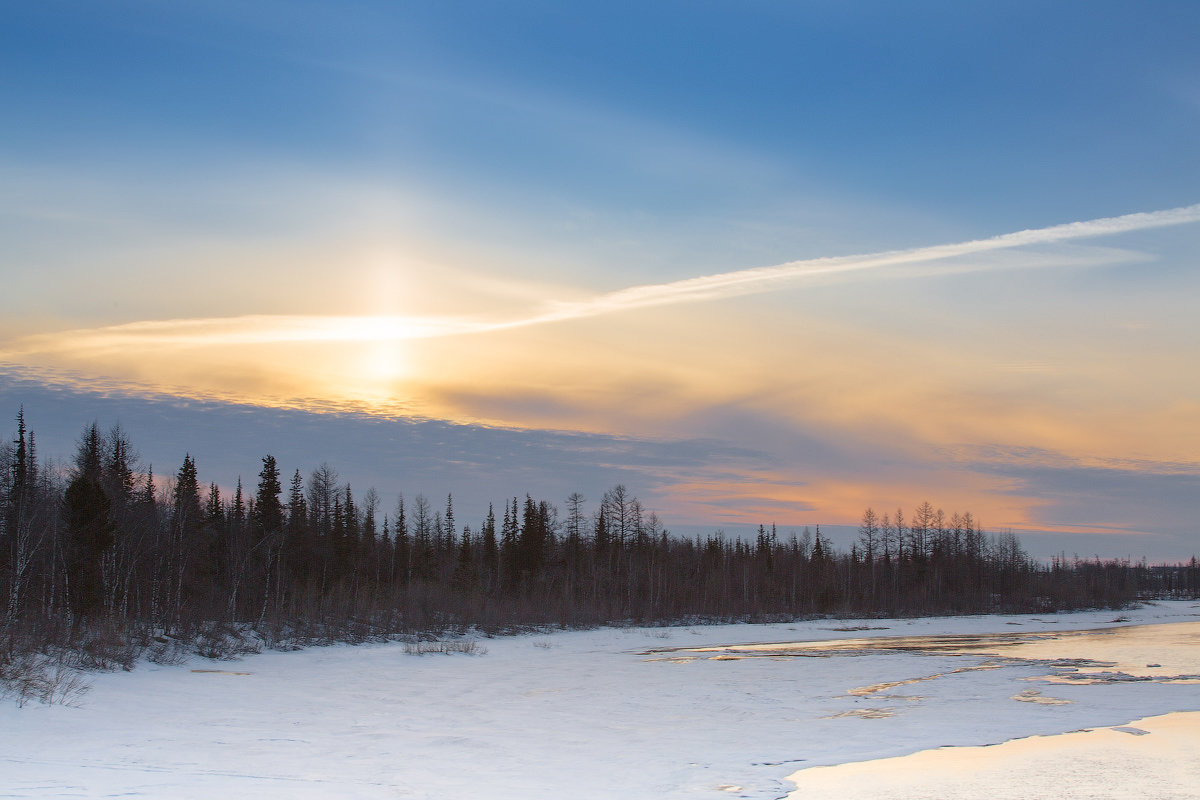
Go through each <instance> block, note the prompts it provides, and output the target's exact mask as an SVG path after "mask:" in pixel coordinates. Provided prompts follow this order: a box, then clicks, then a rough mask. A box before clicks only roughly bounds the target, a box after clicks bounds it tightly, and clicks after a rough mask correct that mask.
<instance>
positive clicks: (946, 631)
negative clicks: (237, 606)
mask: <svg viewBox="0 0 1200 800" xmlns="http://www.w3.org/2000/svg"><path fill="white" fill-rule="evenodd" d="M1118 619H1119V620H1121V621H1117V620H1118ZM1197 621H1200V604H1197V603H1193V602H1171V603H1157V604H1154V605H1148V606H1146V607H1145V608H1142V609H1139V610H1134V611H1125V612H1121V613H1120V614H1117V613H1114V612H1111V611H1108V612H1086V613H1080V614H1058V615H1049V616H1040V617H1031V616H1014V617H1003V616H975V617H949V618H945V617H943V618H927V619H911V620H910V619H905V620H871V621H865V622H863V621H858V622H856V621H852V620H815V621H807V622H798V623H790V624H778V625H724V626H697V627H679V628H650V629H644V628H625V629H602V630H594V631H565V632H555V633H546V634H532V635H522V636H513V637H503V638H495V639H484V640H481V642H480V645H481V649H486V652H485V653H481V654H478V655H462V654H458V655H442V654H434V655H424V656H415V655H408V654H406V653H405V650H404V647H403V645H401V644H387V645H371V646H360V647H348V646H339V647H328V648H315V649H311V650H306V651H301V652H295V653H264V654H261V655H257V656H252V657H248V658H245V659H243V660H241V661H236V662H211V661H205V660H203V659H195V660H193V661H191V662H189V663H186V664H183V665H180V666H157V665H153V664H142V665H139V667H138V668H137V669H136V670H134V671H133V672H132V673H114V674H102V675H96V676H94V677H93V678H92V684H93V685H92V689H91V691H90V692H89V693H88V694H86V695H85V696H83V698H82V699H81V700H80V701H79V704H78V705H77V706H75V707H64V706H45V705H38V704H28V705H25V706H24V707H22V708H18V707H17V706H16V705H15V704H13V703H11V702H10V703H8V704H6V705H4V706H2V707H0V797H111V796H118V795H119V796H122V797H139V796H141V797H155V798H212V797H227V798H234V797H252V798H256V800H266V799H267V798H288V799H289V800H293V799H298V798H317V797H321V798H324V797H338V798H376V797H378V798H385V797H386V798H395V797H418V798H424V797H428V798H468V797H470V798H476V797H486V798H497V799H500V800H502V799H504V798H559V797H570V798H614V797H620V798H690V797H721V796H737V797H750V798H779V797H783V796H785V795H787V794H788V792H789V791H791V790H792V789H794V788H795V787H794V784H793V783H792V782H791V781H789V780H788V776H790V775H792V774H793V773H796V772H797V771H798V770H804V769H805V768H808V767H817V766H823V765H833V764H844V763H847V762H859V761H866V760H871V759H880V758H888V757H895V756H903V755H906V754H911V753H916V752H918V751H922V750H927V749H931V748H937V747H941V746H944V745H957V746H968V745H982V744H994V743H998V742H1003V741H1006V740H1010V739H1014V738H1018V737H1028V736H1031V735H1049V734H1059V733H1064V732H1069V731H1076V730H1080V729H1084V728H1106V727H1114V726H1127V725H1129V724H1130V723H1131V722H1133V721H1135V720H1140V719H1142V718H1144V717H1150V716H1154V715H1160V714H1166V713H1168V712H1173V711H1200V686H1198V685H1196V684H1195V683H1181V682H1172V681H1170V680H1169V678H1170V677H1171V674H1168V673H1172V674H1176V675H1178V674H1186V673H1200V633H1188V634H1186V635H1168V636H1163V635H1162V634H1161V631H1162V630H1163V629H1157V630H1158V631H1159V633H1158V634H1156V635H1157V636H1158V637H1159V638H1157V639H1155V640H1154V641H1155V642H1157V643H1156V644H1152V645H1150V647H1151V650H1150V652H1151V653H1153V654H1154V656H1155V658H1154V660H1153V661H1148V660H1147V661H1146V663H1159V664H1162V665H1163V666H1162V667H1159V668H1151V669H1150V670H1149V671H1146V670H1145V664H1139V663H1135V662H1138V661H1141V660H1146V659H1147V658H1148V657H1147V656H1146V655H1145V653H1144V652H1143V651H1142V650H1139V649H1138V648H1139V647H1141V645H1137V643H1136V642H1135V641H1134V640H1133V639H1131V638H1130V633H1131V632H1123V633H1121V634H1120V635H1115V636H1114V637H1112V639H1111V640H1110V641H1117V640H1119V641H1120V642H1123V645H1122V647H1123V648H1124V649H1123V650H1122V651H1121V653H1122V654H1123V655H1122V657H1126V656H1127V658H1124V660H1122V657H1113V658H1110V659H1107V660H1110V661H1113V662H1118V664H1119V665H1118V666H1116V667H1109V668H1106V670H1107V672H1109V673H1112V672H1116V671H1122V672H1126V671H1127V670H1126V669H1125V668H1129V669H1130V670H1132V668H1133V667H1138V668H1141V669H1143V671H1146V672H1147V674H1146V675H1145V676H1144V677H1145V678H1146V679H1144V680H1116V681H1113V680H1109V679H1108V678H1111V677H1112V675H1108V676H1101V677H1102V678H1104V679H1103V680H1100V681H1098V682H1097V681H1093V682H1062V681H1061V680H1059V681H1057V682H1051V681H1047V680H1043V679H1042V678H1044V677H1045V676H1049V675H1053V674H1059V673H1062V672H1064V671H1069V670H1070V668H1069V667H1065V666H1059V667H1052V666H1050V665H1049V663H1048V662H1047V660H1044V659H1051V660H1052V659H1062V658H1064V657H1076V658H1079V657H1083V658H1092V659H1095V658H1098V657H1100V656H1102V655H1103V654H1104V653H1105V652H1106V650H1105V649H1104V647H1103V642H1104V641H1105V637H1099V638H1098V637H1077V636H1067V637H1062V638H1061V639H1057V640H1050V643H1047V641H1046V640H1041V641H1036V642H1034V643H1031V644H1013V642H1012V641H1011V640H1012V636H1011V635H1012V634H1014V633H1039V632H1048V633H1052V634H1056V633H1061V632H1063V631H1070V630H1081V629H1091V628H1115V627H1122V626H1129V625H1134V624H1160V623H1188V622H1190V623H1193V624H1192V625H1184V626H1174V625H1173V626H1172V627H1171V629H1170V630H1172V631H1191V630H1194V629H1195V628H1196V627H1197V626H1196V623H1197ZM985 633H994V634H1005V635H1006V637H1007V639H1006V640H1005V641H999V642H997V643H996V646H995V647H991V646H989V644H988V642H986V641H985V642H971V641H965V642H962V641H950V642H945V641H941V642H937V643H935V644H936V646H937V647H942V648H944V649H936V650H930V649H917V650H911V649H895V648H892V649H888V648H887V647H886V646H885V647H879V646H875V645H872V646H867V644H866V643H862V642H858V643H854V644H852V645H831V646H830V647H829V648H828V649H826V650H825V651H805V650H803V649H797V648H783V649H777V650H774V651H773V650H769V649H767V650H762V649H760V650H753V649H749V650H748V649H746V648H734V649H730V648H726V647H725V646H726V645H732V644H745V643H767V642H802V641H809V642H811V641H832V640H844V639H873V638H877V637H892V636H905V637H928V636H938V635H956V634H985ZM1054 642H1056V644H1055V643H1054ZM1098 642H1099V644H1098ZM1131 642H1132V644H1131ZM858 645H863V646H861V647H860V646H858ZM929 646H930V645H928V644H927V647H929ZM705 647H709V648H711V647H716V648H717V649H709V650H704V649H699V650H696V649H692V648H705ZM1021 647H1031V648H1035V649H1034V650H1031V651H1028V652H1023V651H1021V649H1020V648H1021ZM1037 648H1041V649H1040V650H1039V649H1037ZM1054 648H1058V650H1061V651H1062V652H1059V651H1058V650H1055V649H1054ZM1168 651H1169V652H1168ZM996 654H1000V655H999V656H998V655H996ZM1081 654H1082V655H1081ZM1034 659H1043V660H1034ZM1180 665H1182V666H1184V667H1186V666H1188V665H1194V668H1193V669H1190V670H1187V669H1182V670H1180V669H1176V668H1177V667H1179V666H1180ZM1173 670H1174V672H1172V671H1173ZM1150 673H1156V674H1150ZM1129 674H1133V672H1131V671H1130V672H1129ZM1184 719H1189V720H1195V719H1197V717H1196V716H1194V715H1192V716H1188V717H1185V718H1184ZM1147 724H1150V723H1147ZM1184 724H1188V723H1184ZM1167 727H1169V726H1167ZM1163 730H1166V728H1163ZM1124 735H1125V736H1126V737H1127V738H1128V739H1130V740H1133V739H1135V738H1138V737H1137V736H1135V735H1133V734H1124ZM1154 735H1155V736H1161V737H1163V738H1162V741H1166V740H1167V738H1168V737H1169V732H1168V733H1161V734H1160V733H1155V734H1154ZM1141 738H1144V739H1146V740H1150V739H1151V737H1150V736H1145V737H1141ZM1044 741H1051V740H1048V739H1047V740H1044ZM991 749H995V750H999V749H1000V748H991ZM1166 752H1167V751H1166V750H1164V757H1166V756H1165V754H1166ZM818 772H821V771H819V770H815V771H814V772H813V773H808V774H809V775H812V774H816V773H818ZM824 772H826V773H828V772H830V771H824ZM804 774H805V773H804V772H801V776H803V775H804ZM798 780H803V778H802V777H799V776H798ZM1129 788H1130V790H1132V791H1133V792H1134V793H1136V787H1129ZM1197 791H1198V792H1200V789H1198V790H1197ZM804 796H822V795H821V794H817V795H813V794H805V795H804ZM912 796H921V795H912ZM926 796H928V795H926ZM1198 796H1200V795H1198Z"/></svg>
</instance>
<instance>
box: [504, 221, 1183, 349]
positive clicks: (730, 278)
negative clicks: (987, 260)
mask: <svg viewBox="0 0 1200 800" xmlns="http://www.w3.org/2000/svg"><path fill="white" fill-rule="evenodd" d="M1190 222H1200V203H1198V204H1196V205H1190V206H1183V207H1180V208H1172V209H1167V210H1165V211H1150V212H1141V213H1137V214H1126V215H1124V216H1120V217H1105V218H1102V219H1093V220H1087V221H1085V222H1069V223H1066V224H1064V225H1053V226H1051V227H1048V228H1036V229H1033V230H1024V231H1017V232H1015V233H1006V234H1002V235H1000V236H992V237H990V238H987V239H975V240H973V241H969V242H958V243H956V244H940V245H932V246H929V247H917V248H913V249H910V250H890V251H885V252H881V253H868V254H865V255H851V256H835V257H829V258H812V259H805V260H803V261H789V262H787V263H785V264H777V265H775V266H771V267H755V268H752V269H742V270H736V271H734V272H722V273H718V274H716V275H705V276H702V277H697V278H685V279H683V280H678V281H672V282H670V283H655V284H645V285H642V286H631V287H628V288H626V289H619V290H617V291H615V292H609V293H607V294H602V295H599V296H597V297H594V298H592V299H590V300H583V301H580V302H575V303H558V304H556V306H557V307H556V308H554V309H552V310H551V311H549V312H547V313H546V314H542V315H539V316H536V317H532V318H530V319H527V320H522V321H518V322H514V323H511V324H512V325H514V326H515V325H531V324H535V323H540V322H552V321H558V320H568V319H579V318H582V317H593V316H597V315H600V314H607V313H611V312H615V311H624V310H626V309H634V308H645V307H648V306H661V305H669V304H674V303H686V302H694V301H698V300H713V299H718V298H725V297H736V296H738V295H745V294H753V293H756V292H761V291H766V290H768V289H770V288H772V287H773V286H775V285H776V284H779V283H783V282H786V281H791V280H796V279H800V278H809V277H815V276H819V275H834V274H839V273H846V272H859V271H863V270H871V269H879V268H882V267H893V266H899V265H907V264H918V263H926V262H930V261H938V260H941V259H947V258H955V257H957V256H965V255H972V254H976V253H985V252H990V251H995V250H1006V249H1011V248H1014V247H1025V246H1028V245H1038V244H1054V243H1057V242H1065V241H1070V240H1072V239H1088V238H1092V237H1096V236H1110V235H1113V234H1118V233H1129V232H1131V231H1139V230H1147V229H1150V228H1163V227H1168V226H1172V225H1184V224H1187V223H1190Z"/></svg>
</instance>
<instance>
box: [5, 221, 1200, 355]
mask: <svg viewBox="0 0 1200 800" xmlns="http://www.w3.org/2000/svg"><path fill="white" fill-rule="evenodd" d="M1195 222H1200V204H1196V205H1190V206H1183V207H1179V208H1173V209H1167V210H1162V211H1152V212H1140V213H1136V214H1126V215H1123V216H1118V217H1106V218H1101V219H1093V220H1086V221H1082V222H1071V223H1066V224H1063V225H1053V226H1050V227H1046V228H1036V229H1031V230H1023V231H1016V232H1013V233H1006V234H1002V235H999V236H993V237H989V238H985V239H975V240H971V241H966V242H957V243H952V244H941V245H932V246H928V247H917V248H910V249H907V250H891V251H884V252H878V253H867V254H860V255H848V256H833V257H825V258H813V259H805V260H801V261H791V262H787V263H784V264H777V265H774V266H768V267H753V268H749V269H741V270H734V271H731V272H722V273H717V274H713V275H704V276H698V277H694V278H685V279H683V280H677V281H671V282H667V283H656V284H643V285H640V286H630V287H627V288H624V289H619V290H616V291H613V292H608V293H605V294H600V295H597V296H595V297H591V298H588V299H584V300H578V301H557V300H547V301H545V303H544V305H545V306H546V307H548V310H546V311H542V312H540V313H534V314H527V315H522V316H518V317H515V318H508V319H503V318H502V319H496V318H486V317H468V316H458V317H456V316H441V317H417V316H400V315H376V316H295V315H247V316H241V317H229V318H214V319H176V320H162V321H142V322H133V323H126V324H122V325H112V326H106V327H103V328H95V329H86V330H73V331H64V332H60V333H54V334H44V335H39V336H34V337H27V338H26V339H24V340H22V341H21V342H19V343H17V344H16V345H15V347H14V346H12V345H10V349H9V352H8V353H7V354H6V353H3V352H2V351H0V355H10V356H11V355H12V354H13V353H14V352H17V353H20V352H24V353H30V352H34V353H36V352H46V351H56V350H71V349H77V348H81V347H83V348H101V349H109V348H121V347H125V346H129V345H136V344H145V345H170V344H180V345H231V344H271V343H281V342H354V341H360V342H370V341H404V340H414V339H430V338H440V337H446V336H461V335H470V334H481V333H488V332H493V331H501V330H507V329H512V328H523V327H528V326H533V325H545V324H550V323H554V322H564V321H569V320H577V319H585V318H589V317H597V316H602V315H607V314H614V313H618V312H622V311H629V310H635V309H644V308H650V307H658V306H667V305H676V304H681V303H694V302H700V301H711V300H719V299H725V298H731V297H738V296H743V295H749V294H756V293H761V292H768V291H771V290H774V289H777V288H780V287H784V286H788V285H790V284H795V283H799V282H802V281H806V280H812V279H818V278H824V279H827V278H830V277H837V276H846V275H849V274H853V273H863V272H869V271H873V270H874V271H882V270H886V271H888V273H889V274H893V275H897V274H908V273H899V272H898V271H899V270H901V269H902V268H911V267H918V266H927V265H929V264H935V263H943V264H947V267H946V269H945V270H943V271H948V272H954V271H968V270H978V269H992V270H995V269H1004V268H1013V267H1014V266H1016V267H1021V266H1024V263H1023V262H1022V263H1018V264H1014V263H1013V262H1011V261H1005V262H999V261H995V260H991V261H988V262H986V263H981V262H978V261H974V262H971V263H967V262H962V263H960V264H953V263H950V262H953V260H954V259H962V258H964V257H969V256H978V255H982V254H987V253H995V252H997V251H1003V250H1011V249H1014V248H1021V247H1029V246H1036V245H1053V244H1061V243H1064V242H1070V241H1075V240H1080V239H1090V238H1095V237H1100V236H1113V235H1117V234H1122V233H1130V232H1134V231H1142V230H1148V229H1152V228H1162V227H1168V226H1175V225H1185V224H1189V223H1195ZM1035 260H1036V261H1038V262H1039V263H1044V262H1045V259H1044V258H1041V257H1038V258H1037V259H1035ZM1102 260H1103V259H1102ZM1067 261H1068V262H1069V263H1075V262H1074V261H1072V260H1071V259H1067Z"/></svg>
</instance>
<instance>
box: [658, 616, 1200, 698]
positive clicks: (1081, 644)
mask: <svg viewBox="0 0 1200 800" xmlns="http://www.w3.org/2000/svg"><path fill="white" fill-rule="evenodd" d="M878 653H916V654H924V655H938V656H976V657H978V656H987V657H990V659H992V660H990V661H988V662H985V663H983V664H980V665H976V666H971V667H964V668H962V670H975V669H996V668H998V667H999V666H1002V665H1004V666H1008V665H1012V664H1014V663H1026V664H1045V665H1046V666H1048V667H1050V668H1052V669H1053V673H1052V674H1051V675H1047V676H1045V678H1044V679H1046V680H1052V681H1056V682H1062V683H1103V682H1115V681H1130V680H1134V681H1154V682H1162V683H1200V659H1198V654H1200V622H1175V623H1170V624H1165V625H1128V626H1124V627H1116V628H1100V629H1094V630H1082V631H1049V632H1047V631H1041V632H1037V633H1028V632H1018V631H1013V632H1005V633H979V634H945V635H927V636H881V637H864V638H854V639H828V640H825V641H809V642H769V643H753V644H731V645H717V646H710V647H676V648H660V649H654V650H648V651H646V652H645V653H644V655H647V656H651V657H652V659H653V660H663V661H672V662H676V663H684V662H687V661H691V660H695V659H699V658H704V659H708V660H713V661H736V660H742V659H748V658H832V657H846V656H868V655H872V654H878ZM962 670H953V671H952V672H958V671H962ZM952 672H951V673H939V674H937V675H931V676H928V677H925V678H916V679H912V680H908V681H897V682H891V683H885V684H876V685H874V686H866V687H859V688H856V689H851V690H850V692H851V693H852V694H858V695H869V694H874V693H876V692H879V691H883V690H885V689H890V688H893V687H895V686H900V685H904V684H907V683H915V682H918V681H923V680H933V679H935V678H940V677H942V676H943V675H944V674H952Z"/></svg>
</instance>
